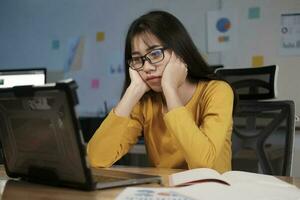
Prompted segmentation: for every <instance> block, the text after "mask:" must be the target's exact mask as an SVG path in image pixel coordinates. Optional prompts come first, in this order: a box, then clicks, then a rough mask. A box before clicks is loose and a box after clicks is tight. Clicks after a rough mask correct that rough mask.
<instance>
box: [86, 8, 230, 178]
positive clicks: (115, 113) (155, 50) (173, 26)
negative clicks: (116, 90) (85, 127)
mask: <svg viewBox="0 0 300 200" xmlns="http://www.w3.org/2000/svg"><path fill="white" fill-rule="evenodd" d="M125 66H126V80H125V87H124V93H123V96H122V98H121V100H120V102H119V103H118V105H117V106H116V107H115V108H114V109H113V110H112V111H111V112H110V113H109V115H108V116H107V118H106V119H105V121H104V122H103V123H102V124H101V126H100V127H99V129H98V130H97V131H96V133H95V134H94V136H93V137H92V139H91V140H90V141H89V143H88V148H87V153H88V157H89V160H90V163H91V165H92V166H94V167H110V166H111V165H112V164H113V163H114V162H116V161H117V160H118V159H120V158H121V157H122V156H123V155H124V154H126V153H127V152H128V151H129V149H130V148H131V147H132V145H134V144H135V143H136V142H137V140H138V137H139V136H141V134H142V133H143V134H144V139H145V145H146V149H147V154H148V157H149V160H150V162H151V163H152V164H153V165H154V166H155V167H164V168H185V169H188V168H189V169H191V168H198V167H207V168H213V169H215V170H218V171H219V172H224V171H228V170H230V169H231V131H232V112H233V105H234V93H233V90H232V88H231V87H230V86H229V85H228V84H227V83H226V82H224V81H221V80H216V78H214V74H213V73H210V70H209V68H208V66H207V64H206V63H205V61H204V60H203V58H202V57H201V55H200V53H199V52H198V50H197V48H196V46H195V45H194V43H193V41H192V40H191V38H190V36H189V34H188V33H187V31H186V29H185V28H184V27H183V25H182V24H181V22H180V21H179V20H178V19H177V18H175V17H174V16H173V15H171V14H169V13H167V12H164V11H152V12H149V13H147V14H145V15H143V16H141V17H139V18H138V19H136V20H135V21H134V22H133V23H132V24H131V26H130V28H129V31H128V33H127V37H126V46H125Z"/></svg>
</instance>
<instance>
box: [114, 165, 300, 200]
mask: <svg viewBox="0 0 300 200" xmlns="http://www.w3.org/2000/svg"><path fill="white" fill-rule="evenodd" d="M169 178H170V186H184V185H188V186H185V187H163V188H162V187H158V188H153V187H147V188H145V187H128V188H126V189H125V190H124V191H122V192H121V193H120V194H119V196H118V198H117V200H123V199H136V200H144V199H168V200H173V199H174V200H178V199H184V200H199V199H200V200H220V199H222V200H227V199H228V200H241V199H243V200H266V199H267V200H279V199H280V200H283V199H284V200H299V199H300V190H299V189H298V188H297V187H296V186H294V185H291V184H289V183H286V182H284V181H282V180H280V179H278V178H276V177H274V176H270V175H263V174H256V173H250V172H242V171H229V172H225V173H223V174H219V173H218V172H217V171H215V170H212V169H207V168H199V169H192V170H187V171H184V172H179V173H175V174H172V175H170V177H169ZM193 183H194V184H193ZM196 183H197V184H196Z"/></svg>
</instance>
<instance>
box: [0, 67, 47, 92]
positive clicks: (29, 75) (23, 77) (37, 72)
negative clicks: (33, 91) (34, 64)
mask: <svg viewBox="0 0 300 200" xmlns="http://www.w3.org/2000/svg"><path fill="white" fill-rule="evenodd" d="M45 83H46V68H37V69H12V70H0V88H8V87H13V86H19V85H43V84H45Z"/></svg>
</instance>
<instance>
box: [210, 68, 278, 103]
mask: <svg viewBox="0 0 300 200" xmlns="http://www.w3.org/2000/svg"><path fill="white" fill-rule="evenodd" d="M216 73H217V75H219V76H221V77H222V78H224V79H225V80H227V81H228V82H230V83H231V85H232V86H233V87H234V88H235V90H236V92H237V94H238V95H239V98H240V99H248V100H249V99H255V100H258V99H272V98H275V97H276V95H277V73H278V67H277V66H276V65H270V66H263V67H257V68H231V69H228V68H219V69H217V70H216Z"/></svg>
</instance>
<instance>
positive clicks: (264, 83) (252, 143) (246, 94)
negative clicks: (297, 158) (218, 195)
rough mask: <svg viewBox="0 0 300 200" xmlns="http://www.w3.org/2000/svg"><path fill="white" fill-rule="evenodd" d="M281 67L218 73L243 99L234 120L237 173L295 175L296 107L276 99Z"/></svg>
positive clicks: (233, 150) (228, 70) (234, 148)
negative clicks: (293, 171) (293, 167)
mask: <svg viewBox="0 0 300 200" xmlns="http://www.w3.org/2000/svg"><path fill="white" fill-rule="evenodd" d="M277 68H278V67H277V66H276V65H273V66H266V67H260V68H244V69H225V68H224V69H220V70H217V72H216V73H217V74H218V75H219V76H221V77H222V78H224V79H225V80H227V81H228V82H229V83H231V85H232V86H233V87H234V88H235V90H236V93H237V94H238V96H239V98H240V101H239V105H238V107H237V110H236V112H235V114H234V119H233V120H234V126H233V133H232V169H233V170H242V171H250V172H256V173H263V174H271V175H282V176H283V175H284V176H289V175H291V165H292V159H293V144H294V134H295V124H294V123H295V122H294V121H295V105H294V102H293V101H279V100H274V98H275V97H276V77H277V71H278V69H277ZM270 99H272V100H270ZM266 100H268V101H266Z"/></svg>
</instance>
